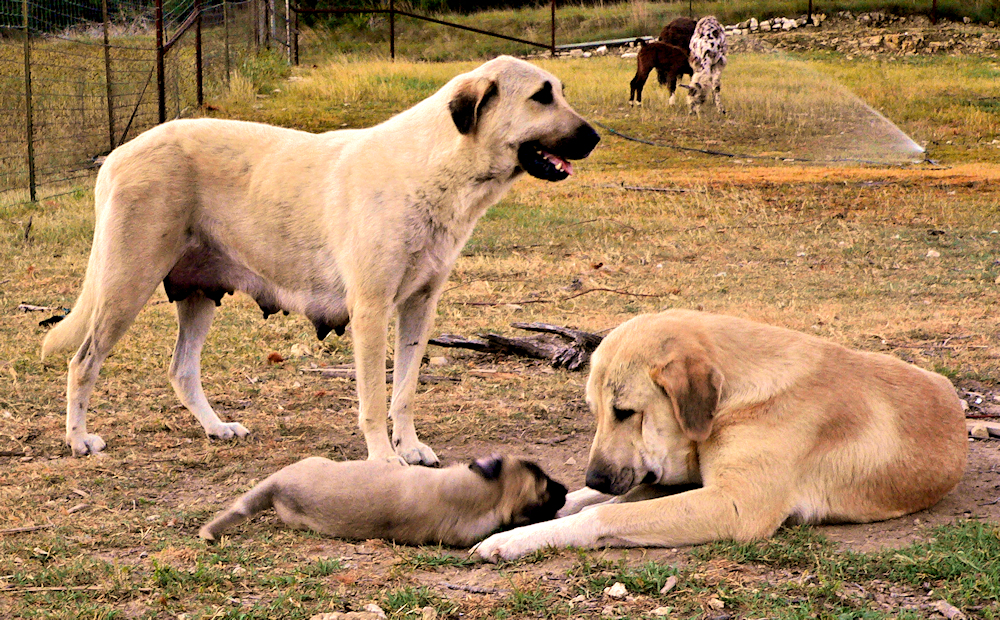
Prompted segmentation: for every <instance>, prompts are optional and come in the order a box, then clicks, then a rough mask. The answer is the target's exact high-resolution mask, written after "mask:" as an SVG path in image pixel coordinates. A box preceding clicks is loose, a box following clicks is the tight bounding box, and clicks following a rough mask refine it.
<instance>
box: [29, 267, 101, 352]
mask: <svg viewBox="0 0 1000 620" xmlns="http://www.w3.org/2000/svg"><path fill="white" fill-rule="evenodd" d="M95 262H96V257H95V256H94V252H93V251H91V254H90V264H88V265H87V275H86V276H84V279H83V287H82V288H81V290H80V296H79V297H77V298H76V303H75V304H73V309H72V310H70V313H69V314H67V315H66V316H65V317H64V318H63V319H62V320H61V321H59V322H58V323H56V324H55V326H53V327H52V329H50V330H49V333H47V334H46V335H45V339H44V340H43V341H42V361H43V362H44V361H45V358H46V357H49V356H50V355H53V354H55V353H59V352H61V351H76V350H77V349H79V348H80V345H81V344H83V340H84V338H85V337H86V335H87V331H88V330H89V329H90V322H91V319H92V318H93V316H94V309H95V306H96V297H97V291H96V290H95V289H96V287H95V286H94V283H93V281H92V280H93V278H94V274H95V273H96V272H97V269H96V267H95V265H94V263H95Z"/></svg>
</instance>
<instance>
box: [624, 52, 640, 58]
mask: <svg viewBox="0 0 1000 620" xmlns="http://www.w3.org/2000/svg"><path fill="white" fill-rule="evenodd" d="M638 55H639V52H625V53H624V54H622V58H635V57H636V56H638Z"/></svg>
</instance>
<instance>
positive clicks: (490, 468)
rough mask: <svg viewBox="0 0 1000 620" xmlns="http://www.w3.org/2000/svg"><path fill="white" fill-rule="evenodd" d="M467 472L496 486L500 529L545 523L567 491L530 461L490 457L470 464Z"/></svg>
mask: <svg viewBox="0 0 1000 620" xmlns="http://www.w3.org/2000/svg"><path fill="white" fill-rule="evenodd" d="M469 469H471V470H472V471H474V472H476V473H477V474H479V475H480V476H482V477H483V478H484V479H485V480H486V481H487V482H489V483H491V484H496V485H497V489H498V491H499V493H500V497H499V501H497V505H496V514H497V515H499V517H500V518H501V521H502V522H501V528H508V527H518V526H521V525H528V524H530V523H538V522H540V521H548V520H549V519H553V518H555V516H556V512H558V511H559V509H560V508H562V507H563V505H564V504H565V503H566V487H564V486H563V485H561V484H559V483H558V482H556V481H555V480H553V479H552V478H549V477H548V476H547V475H546V474H545V472H544V471H542V468H541V467H539V466H538V465H536V464H535V463H533V462H532V461H527V460H524V459H521V458H516V457H509V456H500V455H493V456H490V457H486V458H482V459H478V460H475V461H473V462H472V463H470V464H469Z"/></svg>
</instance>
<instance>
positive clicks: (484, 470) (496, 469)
mask: <svg viewBox="0 0 1000 620" xmlns="http://www.w3.org/2000/svg"><path fill="white" fill-rule="evenodd" d="M502 468H503V457H502V456H500V455H499V454H494V455H492V456H488V457H486V458H483V459H476V460H475V461H472V462H471V463H469V469H471V470H472V471H474V472H476V473H477V474H479V475H480V476H482V477H483V478H486V479H487V480H496V479H497V478H499V477H500V470H501V469H502Z"/></svg>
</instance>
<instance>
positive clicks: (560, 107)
mask: <svg viewBox="0 0 1000 620" xmlns="http://www.w3.org/2000/svg"><path fill="white" fill-rule="evenodd" d="M449 88H450V93H451V94H450V100H449V102H448V109H449V112H450V113H451V117H452V120H453V121H454V123H455V127H456V128H457V129H458V132H459V133H460V134H462V135H464V136H467V137H468V138H469V139H472V140H475V141H477V146H479V147H480V149H479V152H480V153H483V154H486V155H487V156H488V157H490V158H491V161H490V162H489V163H490V169H491V171H492V173H493V174H495V175H496V176H497V177H498V178H502V180H506V179H507V178H511V177H514V176H516V175H518V174H520V173H521V172H527V173H528V174H530V175H531V176H534V177H538V178H539V179H544V180H546V181H561V180H563V179H565V178H566V177H568V176H569V175H571V174H573V166H572V165H571V164H570V163H569V160H571V159H583V158H584V157H587V155H589V154H590V152H591V151H592V150H593V149H594V147H595V146H597V143H598V142H599V141H600V137H599V136H598V135H597V132H596V131H594V129H593V127H591V126H590V125H589V124H587V122H586V121H584V120H583V118H581V117H580V115H579V114H577V113H576V112H575V111H574V110H573V108H571V107H570V106H569V104H568V103H567V102H566V99H565V97H563V87H562V82H560V81H559V79H558V78H556V77H555V76H554V75H552V74H551V73H549V72H547V71H543V70H542V69H539V68H538V67H536V66H534V65H532V64H530V63H528V62H525V61H523V60H518V59H516V58H512V57H510V56H501V57H499V58H496V59H494V60H491V61H489V62H487V63H485V64H483V65H481V66H480V67H478V68H477V69H475V70H473V71H471V72H469V73H466V74H463V75H460V76H458V77H456V78H455V79H454V80H452V84H451V85H450V86H449Z"/></svg>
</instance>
